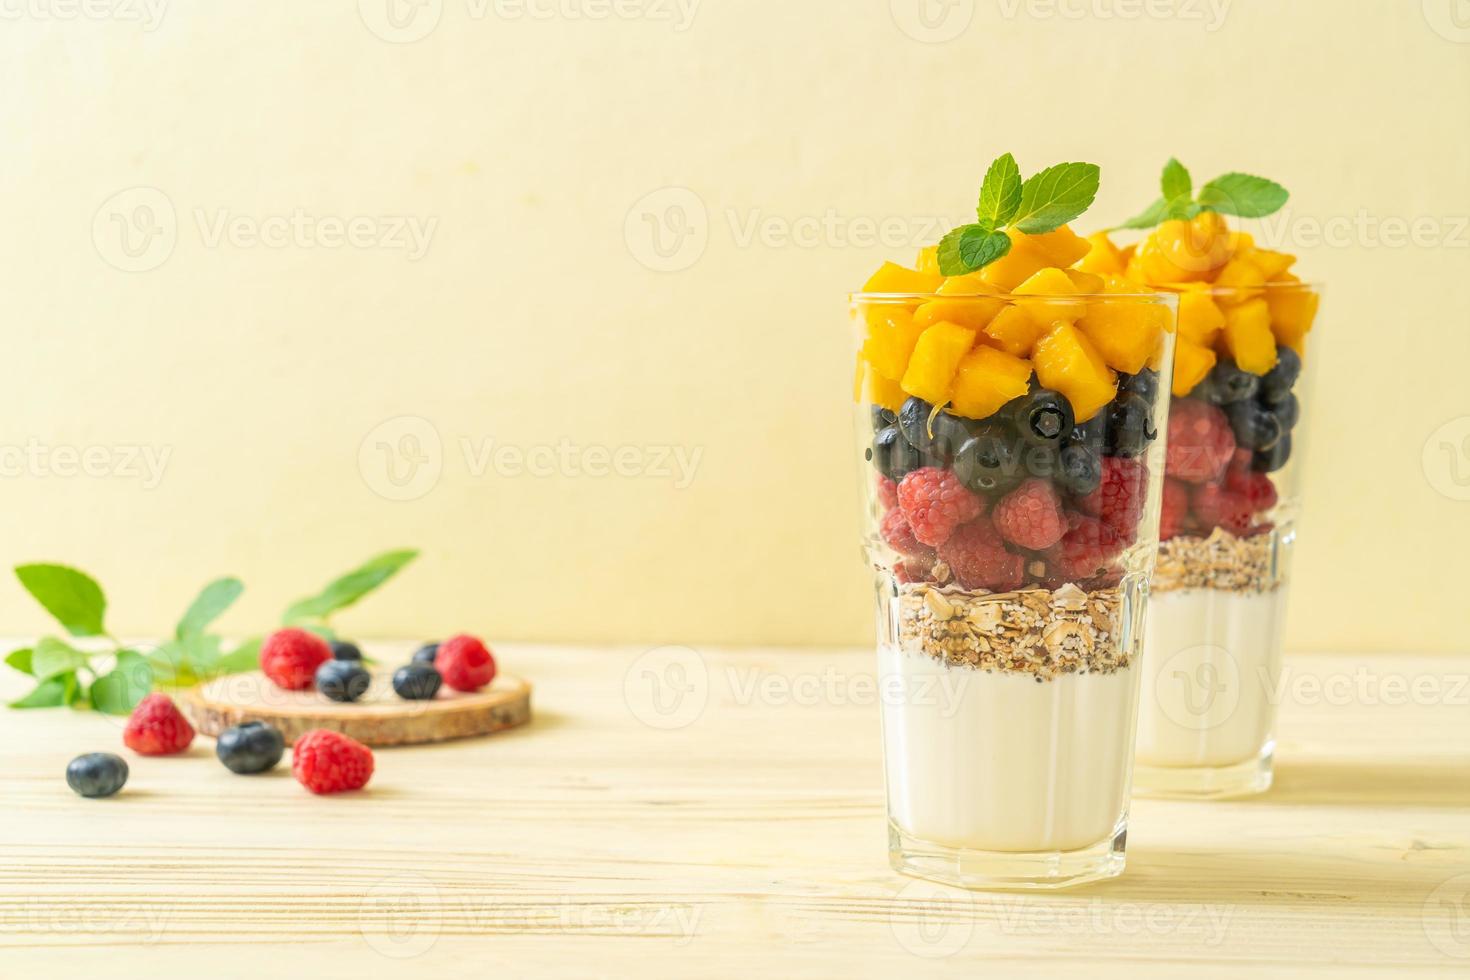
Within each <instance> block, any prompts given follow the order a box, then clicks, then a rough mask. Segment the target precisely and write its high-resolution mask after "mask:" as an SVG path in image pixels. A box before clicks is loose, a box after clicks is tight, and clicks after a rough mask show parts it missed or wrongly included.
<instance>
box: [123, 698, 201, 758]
mask: <svg viewBox="0 0 1470 980" xmlns="http://www.w3.org/2000/svg"><path fill="white" fill-rule="evenodd" d="M192 741H194V726H193V725H191V724H189V720H188V719H187V718H185V717H184V716H183V715H182V714H180V713H179V709H178V708H177V707H176V706H175V705H174V703H173V702H172V701H170V700H169V699H168V698H167V697H165V696H164V695H162V694H150V695H148V696H147V697H146V698H144V699H143V700H141V701H139V702H138V706H137V707H136V708H134V709H133V714H132V716H131V717H129V718H128V723H127V726H126V727H124V728H123V744H124V745H126V746H127V747H128V748H130V749H132V750H133V751H134V752H136V753H138V754H139V755H175V754H177V753H179V752H182V751H184V750H185V749H187V748H188V747H189V743H190V742H192Z"/></svg>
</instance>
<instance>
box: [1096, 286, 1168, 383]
mask: <svg viewBox="0 0 1470 980" xmlns="http://www.w3.org/2000/svg"><path fill="white" fill-rule="evenodd" d="M1170 319H1171V317H1170V315H1169V308H1168V307H1167V306H1164V305H1162V304H1160V303H1152V302H1147V301H1143V300H1137V299H1122V298H1120V299H1116V300H1106V299H1102V300H1093V301H1092V302H1090V303H1089V304H1088V305H1087V312H1086V314H1084V315H1083V317H1082V319H1080V320H1078V321H1077V327H1078V328H1079V329H1080V330H1081V331H1082V332H1083V333H1084V334H1086V335H1087V339H1088V340H1090V341H1092V344H1093V346H1094V347H1096V348H1097V350H1098V352H1099V353H1100V354H1102V359H1103V362H1104V363H1105V364H1107V366H1108V367H1110V368H1113V369H1114V370H1116V371H1122V372H1123V373H1125V374H1137V373H1138V372H1139V371H1141V370H1143V368H1144V367H1145V366H1147V365H1148V363H1149V361H1150V360H1151V359H1156V355H1157V354H1158V352H1159V350H1160V349H1161V347H1162V346H1163V341H1164V333H1165V331H1167V330H1168V329H1169V321H1170Z"/></svg>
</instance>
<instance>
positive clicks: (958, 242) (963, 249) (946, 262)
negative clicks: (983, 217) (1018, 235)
mask: <svg viewBox="0 0 1470 980" xmlns="http://www.w3.org/2000/svg"><path fill="white" fill-rule="evenodd" d="M1010 250H1011V239H1010V237H1009V236H1008V235H1006V233H1005V232H1003V231H994V230H992V229H990V228H987V227H985V226H984V225H965V226H964V227H961V228H956V229H955V230H954V231H952V232H950V233H949V234H948V235H945V236H944V239H943V240H942V241H940V243H939V271H940V272H941V273H942V274H943V275H946V276H963V275H967V274H968V273H971V272H974V271H975V270H976V269H983V268H984V267H985V266H987V265H989V264H990V263H992V262H994V261H995V260H996V259H998V258H1000V257H1001V256H1003V255H1005V254H1006V253H1007V252H1009V251H1010Z"/></svg>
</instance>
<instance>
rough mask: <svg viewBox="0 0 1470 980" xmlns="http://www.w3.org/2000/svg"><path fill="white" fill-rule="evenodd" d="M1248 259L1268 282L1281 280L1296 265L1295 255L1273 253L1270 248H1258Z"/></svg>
mask: <svg viewBox="0 0 1470 980" xmlns="http://www.w3.org/2000/svg"><path fill="white" fill-rule="evenodd" d="M1247 258H1249V259H1250V262H1251V265H1254V266H1255V267H1256V268H1257V269H1260V270H1261V275H1263V276H1265V277H1266V281H1267V282H1271V281H1273V280H1275V279H1279V278H1280V277H1281V276H1283V275H1285V274H1286V270H1288V269H1290V268H1291V267H1292V266H1294V265H1296V256H1295V255H1288V254H1286V253H1285V252H1273V251H1271V250H1270V249H1268V248H1258V249H1256V250H1255V251H1254V252H1251V253H1250V254H1249V255H1248V256H1247Z"/></svg>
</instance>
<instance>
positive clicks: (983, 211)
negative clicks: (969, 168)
mask: <svg viewBox="0 0 1470 980" xmlns="http://www.w3.org/2000/svg"><path fill="white" fill-rule="evenodd" d="M1020 208H1021V168H1020V167H1018V166H1017V165H1016V158H1015V157H1013V156H1011V155H1010V154H1009V153H1006V154H1003V155H1002V156H1000V157H998V158H997V159H996V161H995V162H994V163H992V164H991V165H990V169H989V170H987V171H985V183H984V184H982V185H981V187H980V206H979V207H978V208H976V209H975V210H976V213H977V214H978V215H979V216H980V224H981V225H983V226H985V227H986V228H1001V227H1004V226H1005V225H1006V223H1007V222H1009V221H1010V220H1011V219H1012V218H1014V217H1015V216H1016V212H1017V211H1019V210H1020Z"/></svg>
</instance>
